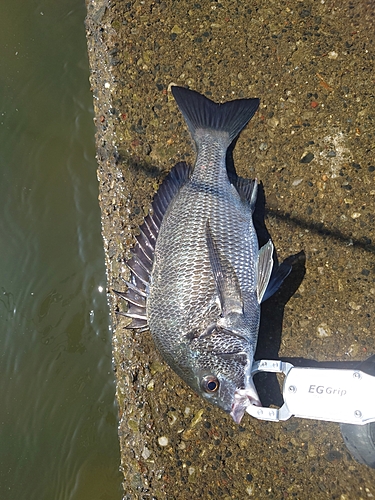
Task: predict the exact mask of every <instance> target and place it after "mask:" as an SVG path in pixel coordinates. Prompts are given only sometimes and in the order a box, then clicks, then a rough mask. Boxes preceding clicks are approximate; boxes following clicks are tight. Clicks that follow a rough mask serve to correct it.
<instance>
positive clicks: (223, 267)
mask: <svg viewBox="0 0 375 500" xmlns="http://www.w3.org/2000/svg"><path fill="white" fill-rule="evenodd" d="M206 241H207V247H208V255H209V258H210V263H211V269H212V273H213V275H214V279H215V283H216V289H217V292H218V296H219V300H220V305H221V311H222V314H223V316H224V317H226V316H227V315H228V314H230V313H240V314H241V313H242V312H243V301H242V297H241V288H240V283H239V281H238V278H237V275H236V271H235V270H234V268H233V266H232V265H231V263H230V262H229V261H228V260H227V259H226V258H225V257H223V256H222V255H220V253H219V251H218V248H217V245H216V242H215V240H214V239H213V236H212V232H211V229H210V224H209V221H207V223H206Z"/></svg>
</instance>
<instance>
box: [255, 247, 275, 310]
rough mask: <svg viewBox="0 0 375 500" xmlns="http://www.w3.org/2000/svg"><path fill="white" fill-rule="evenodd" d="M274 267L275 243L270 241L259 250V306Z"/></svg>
mask: <svg viewBox="0 0 375 500" xmlns="http://www.w3.org/2000/svg"><path fill="white" fill-rule="evenodd" d="M272 267H273V243H272V241H271V240H268V241H267V243H266V244H265V245H263V246H262V248H261V249H260V250H259V255H258V284H257V294H258V302H259V304H260V303H261V302H262V300H263V295H264V294H265V291H266V290H267V286H268V283H269V281H270V277H271V273H272Z"/></svg>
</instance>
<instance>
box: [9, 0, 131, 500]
mask: <svg viewBox="0 0 375 500" xmlns="http://www.w3.org/2000/svg"><path fill="white" fill-rule="evenodd" d="M84 17H85V5H84V1H83V0H79V1H77V0H60V1H59V2H53V1H52V0H42V1H33V0H27V1H22V0H2V2H1V5H0V47H1V52H0V200H1V217H0V394H1V404H0V443H1V445H0V499H2V500H8V499H9V500H13V499H14V500H15V499H17V500H20V499H27V500H33V499H35V500H44V499H46V500H68V499H70V500H76V499H77V500H85V499H90V500H95V499H98V500H107V499H108V500H109V499H110V500H112V499H114V500H115V499H120V498H121V474H120V473H119V471H118V467H119V461H120V455H119V449H118V439H117V409H116V406H115V398H114V392H115V385H114V376H113V372H112V366H111V334H110V329H109V318H108V310H107V305H106V296H105V268H104V255H103V250H102V241H101V236H100V212H99V208H98V204H97V195H98V186H97V180H96V172H95V170H96V161H95V147H94V133H95V130H94V126H93V121H92V118H93V110H92V96H91V94H90V89H89V83H88V75H89V69H88V60H87V54H86V41H85V31H84V24H83V23H84Z"/></svg>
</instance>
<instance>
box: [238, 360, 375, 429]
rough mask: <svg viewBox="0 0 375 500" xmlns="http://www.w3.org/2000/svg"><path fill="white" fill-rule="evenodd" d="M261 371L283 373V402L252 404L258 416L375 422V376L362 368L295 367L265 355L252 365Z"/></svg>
mask: <svg viewBox="0 0 375 500" xmlns="http://www.w3.org/2000/svg"><path fill="white" fill-rule="evenodd" d="M259 372H269V373H283V374H284V375H285V378H284V383H283V399H284V404H283V405H282V406H281V407H280V408H269V407H262V406H254V405H249V406H248V407H247V408H246V411H247V413H249V414H250V415H251V416H252V417H254V418H256V419H258V420H268V421H271V422H279V421H282V420H288V419H289V418H290V417H292V416H294V417H299V418H308V419H314V420H325V421H328V422H340V423H347V424H355V425H365V424H368V423H370V422H375V397H374V395H375V376H371V375H369V374H367V373H364V372H363V371H361V370H347V369H340V368H339V369H331V368H312V367H296V366H294V365H292V364H291V363H287V362H284V361H278V360H268V359H263V360H261V361H257V362H255V363H254V364H253V367H252V373H251V374H252V376H254V375H255V374H256V373H259Z"/></svg>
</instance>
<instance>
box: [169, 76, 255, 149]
mask: <svg viewBox="0 0 375 500" xmlns="http://www.w3.org/2000/svg"><path fill="white" fill-rule="evenodd" d="M171 90H172V94H173V97H174V98H175V99H176V102H177V104H178V107H179V108H180V111H181V113H182V114H183V116H184V118H185V120H186V123H187V124H188V127H189V130H190V133H191V135H192V137H193V139H194V140H195V139H196V131H197V130H198V129H211V130H215V131H221V132H227V133H228V141H229V142H228V146H229V144H230V143H231V142H232V141H233V140H234V139H235V138H236V137H237V136H238V134H239V133H240V132H241V130H242V129H243V128H244V127H245V126H246V124H247V123H248V122H249V121H250V120H251V118H252V117H253V116H254V114H255V112H256V110H257V109H258V107H259V99H236V100H234V101H228V102H225V103H223V104H218V103H216V102H213V101H211V100H210V99H208V98H207V97H205V96H204V95H202V94H199V93H198V92H195V91H194V90H189V89H186V88H184V87H178V86H177V85H173V86H172V88H171Z"/></svg>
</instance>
